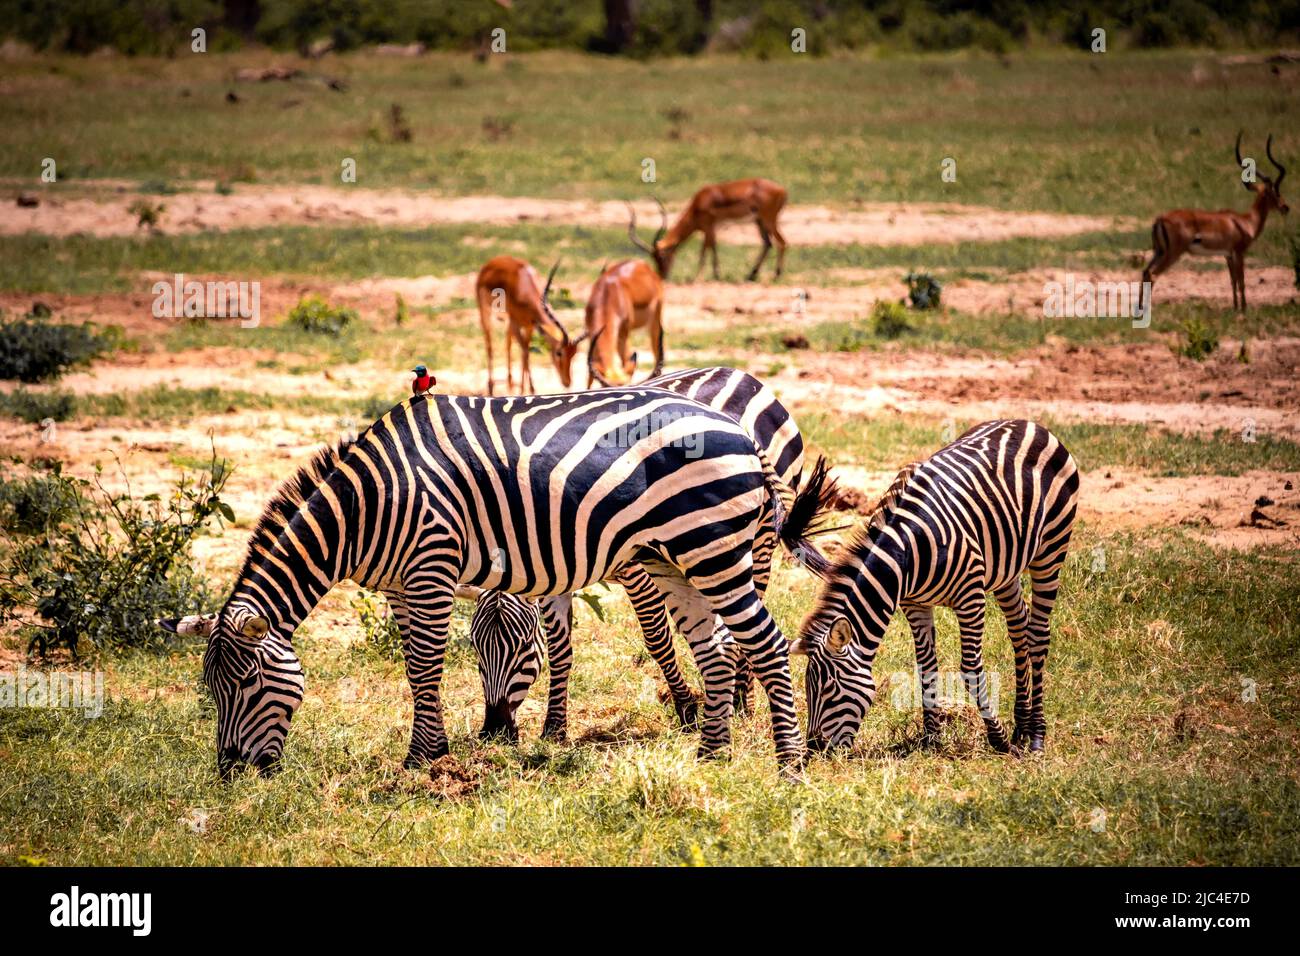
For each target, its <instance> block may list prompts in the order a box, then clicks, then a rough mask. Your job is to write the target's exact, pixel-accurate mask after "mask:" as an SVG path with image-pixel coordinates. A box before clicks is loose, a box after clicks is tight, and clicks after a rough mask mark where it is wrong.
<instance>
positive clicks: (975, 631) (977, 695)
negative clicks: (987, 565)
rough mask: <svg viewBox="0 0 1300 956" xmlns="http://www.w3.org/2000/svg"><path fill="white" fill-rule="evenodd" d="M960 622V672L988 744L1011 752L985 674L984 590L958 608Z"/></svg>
mask: <svg viewBox="0 0 1300 956" xmlns="http://www.w3.org/2000/svg"><path fill="white" fill-rule="evenodd" d="M955 610H956V612H957V624H958V627H959V628H960V629H961V674H962V678H963V679H964V680H965V681H966V689H967V691H969V692H970V696H971V700H972V701H974V703H975V709H976V710H978V711H979V714H980V716H981V717H983V718H984V731H985V733H986V734H987V735H988V738H989V746H991V747H992V748H993V749H994V750H996V751H997V752H998V753H1010V752H1011V743H1010V742H1009V741H1008V740H1007V732H1006V731H1005V730H1004V729H1003V728H1002V724H1001V722H1000V721H999V720H998V715H997V711H995V710H994V709H993V707H992V705H991V704H990V703H989V685H988V679H987V677H986V676H985V674H984V650H983V645H984V592H983V591H982V590H977V591H974V592H973V593H972V594H970V595H969V596H967V598H966V599H965V600H964V601H962V602H960V603H959V604H958V605H957V606H956V608H955Z"/></svg>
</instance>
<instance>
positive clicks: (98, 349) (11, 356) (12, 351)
mask: <svg viewBox="0 0 1300 956" xmlns="http://www.w3.org/2000/svg"><path fill="white" fill-rule="evenodd" d="M120 340H121V332H120V330H115V329H112V328H110V329H104V330H99V329H96V328H95V327H94V326H93V325H91V324H90V323H88V322H87V323H83V324H81V325H64V324H60V323H57V322H50V321H49V320H48V319H46V318H43V317H37V316H35V315H31V314H29V315H26V316H24V317H23V318H21V319H12V320H6V319H5V318H4V316H3V314H2V313H0V378H7V379H17V380H18V381H20V382H44V381H47V380H49V379H52V378H57V377H58V376H60V375H62V374H63V373H64V372H66V371H67V370H68V369H70V368H74V367H76V366H78V365H85V364H88V363H89V362H90V361H91V360H92V359H94V358H96V357H98V356H100V355H103V354H104V353H105V352H110V351H112V350H113V349H115V348H117V347H118V345H119V344H120Z"/></svg>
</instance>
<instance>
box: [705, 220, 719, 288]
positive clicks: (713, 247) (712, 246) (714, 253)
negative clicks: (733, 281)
mask: <svg viewBox="0 0 1300 956" xmlns="http://www.w3.org/2000/svg"><path fill="white" fill-rule="evenodd" d="M705 236H706V237H707V239H708V243H709V255H710V256H711V257H712V259H713V281H714V282H717V281H718V280H719V279H721V278H722V277H721V276H720V275H719V274H718V236H717V234H716V233H715V232H714V231H713V227H712V226H710V227H709V228H708V231H707V232H706V233H705Z"/></svg>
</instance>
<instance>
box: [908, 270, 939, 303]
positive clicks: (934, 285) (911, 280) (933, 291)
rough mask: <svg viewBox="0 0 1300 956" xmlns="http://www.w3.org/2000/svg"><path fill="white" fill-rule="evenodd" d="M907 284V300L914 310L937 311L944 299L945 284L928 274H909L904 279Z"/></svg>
mask: <svg viewBox="0 0 1300 956" xmlns="http://www.w3.org/2000/svg"><path fill="white" fill-rule="evenodd" d="M903 281H904V282H906V283H907V300H908V302H910V303H911V304H912V308H914V309H937V308H939V305H940V300H941V299H942V298H943V283H942V282H940V281H939V280H938V279H936V278H935V277H934V276H932V275H930V273H928V272H909V273H908V274H907V275H905V276H904V277H903Z"/></svg>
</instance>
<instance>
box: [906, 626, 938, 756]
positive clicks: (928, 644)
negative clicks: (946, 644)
mask: <svg viewBox="0 0 1300 956" xmlns="http://www.w3.org/2000/svg"><path fill="white" fill-rule="evenodd" d="M903 614H904V615H905V616H906V617H907V623H908V625H910V626H911V628H912V643H914V644H915V645H916V671H917V674H918V675H919V677H920V681H921V726H922V732H921V746H922V747H925V748H930V747H937V746H938V745H939V655H938V654H937V653H936V651H935V647H934V608H932V607H920V606H918V605H915V604H904V605H903Z"/></svg>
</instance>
